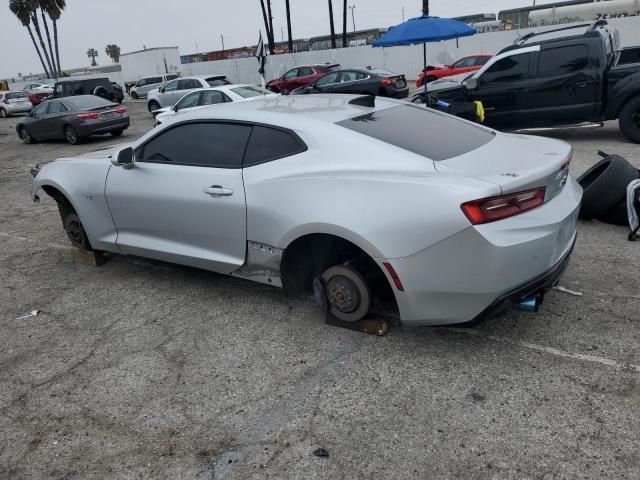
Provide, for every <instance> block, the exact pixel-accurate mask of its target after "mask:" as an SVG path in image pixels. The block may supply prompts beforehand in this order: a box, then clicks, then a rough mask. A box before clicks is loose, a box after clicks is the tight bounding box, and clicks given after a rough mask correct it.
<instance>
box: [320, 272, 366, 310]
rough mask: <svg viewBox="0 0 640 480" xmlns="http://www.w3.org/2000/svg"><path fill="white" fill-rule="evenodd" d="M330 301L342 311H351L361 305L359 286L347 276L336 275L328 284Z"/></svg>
mask: <svg viewBox="0 0 640 480" xmlns="http://www.w3.org/2000/svg"><path fill="white" fill-rule="evenodd" d="M327 297H328V298H329V303H330V304H331V305H333V306H334V307H335V308H337V309H338V310H339V311H341V312H342V313H351V312H353V311H355V310H356V309H357V308H358V306H359V305H360V295H359V294H358V288H357V287H356V285H354V283H353V282H352V281H351V280H349V279H348V278H346V277H342V276H336V277H333V278H332V279H331V280H329V283H328V285H327Z"/></svg>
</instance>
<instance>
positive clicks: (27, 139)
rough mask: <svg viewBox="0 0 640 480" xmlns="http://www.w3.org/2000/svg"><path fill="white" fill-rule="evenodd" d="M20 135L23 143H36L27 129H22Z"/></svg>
mask: <svg viewBox="0 0 640 480" xmlns="http://www.w3.org/2000/svg"><path fill="white" fill-rule="evenodd" d="M18 135H20V138H21V139H22V141H23V142H24V143H26V144H27V145H31V144H33V143H36V139H35V138H33V137H32V136H31V134H30V133H29V130H27V129H26V127H20V131H19V133H18Z"/></svg>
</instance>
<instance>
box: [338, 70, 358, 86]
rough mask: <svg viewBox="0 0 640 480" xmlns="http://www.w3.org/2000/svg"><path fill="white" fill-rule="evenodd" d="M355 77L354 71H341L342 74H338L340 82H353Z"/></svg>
mask: <svg viewBox="0 0 640 480" xmlns="http://www.w3.org/2000/svg"><path fill="white" fill-rule="evenodd" d="M356 79H357V75H356V72H342V75H341V76H340V82H341V83H347V82H355V81H356Z"/></svg>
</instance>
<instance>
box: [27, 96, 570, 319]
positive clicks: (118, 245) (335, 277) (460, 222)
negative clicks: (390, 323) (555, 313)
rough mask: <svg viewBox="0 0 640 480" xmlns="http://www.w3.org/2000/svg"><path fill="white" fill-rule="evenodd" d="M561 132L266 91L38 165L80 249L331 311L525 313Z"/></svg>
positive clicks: (536, 293) (548, 251)
mask: <svg viewBox="0 0 640 480" xmlns="http://www.w3.org/2000/svg"><path fill="white" fill-rule="evenodd" d="M570 160H571V148H570V146H569V145H567V144H566V143H563V142H560V141H556V140H550V139H543V138H536V137H528V136H522V135H507V134H502V133H499V132H496V131H494V130H491V129H488V128H485V127H482V126H479V125H476V124H472V123H469V122H466V121H464V120H461V119H458V118H455V117H452V116H449V115H446V114H443V113H439V112H436V111H432V110H429V109H426V108H424V107H420V106H416V105H411V104H408V103H404V102H399V101H396V100H390V99H382V98H377V99H375V101H374V100H373V97H356V96H350V95H309V96H288V97H287V96H274V97H264V98H258V99H256V100H254V101H251V102H243V103H237V104H235V103H232V104H223V105H218V106H216V107H215V108H208V109H201V110H196V111H193V112H188V113H185V114H184V115H180V116H176V117H174V118H173V119H169V120H167V121H166V122H164V123H163V124H162V125H161V126H160V127H158V128H156V129H154V130H153V131H151V132H149V133H148V134H146V135H145V136H144V137H142V138H141V139H139V140H138V141H137V142H135V143H133V144H132V145H130V146H124V147H123V148H119V149H117V150H114V151H111V152H109V151H104V150H101V151H97V152H94V153H92V154H89V155H85V156H80V157H77V158H70V159H64V160H58V161H55V162H51V163H48V164H46V165H44V166H43V167H42V168H41V169H40V170H39V171H36V172H34V174H36V175H37V176H36V177H35V180H34V183H33V197H34V199H37V198H38V191H39V190H40V189H42V190H44V192H46V193H47V194H48V195H50V196H51V197H53V198H54V199H55V200H56V201H57V202H58V205H59V207H60V213H61V216H62V221H63V225H64V228H65V229H66V231H67V234H68V236H69V238H70V240H71V241H72V242H73V244H75V245H76V246H78V247H79V248H81V249H85V250H93V251H96V252H105V251H106V252H112V253H116V254H126V255H137V256H142V257H148V258H153V259H158V260H163V261H168V262H174V263H178V264H182V265H189V266H194V267H199V268H203V269H208V270H211V271H215V272H219V273H223V274H229V275H233V276H237V277H241V278H246V279H250V280H254V281H257V282H262V283H266V284H269V285H273V286H275V287H283V288H285V289H286V290H287V291H289V292H290V293H294V294H301V293H304V292H313V293H314V294H315V298H316V301H317V303H318V304H319V305H321V306H322V307H323V308H325V309H326V310H327V312H328V314H330V315H332V316H333V317H335V318H337V319H339V320H342V321H346V322H354V321H358V320H360V319H362V318H363V317H365V316H366V315H367V314H368V313H370V312H372V311H380V310H384V311H385V312H389V313H390V314H392V315H393V314H395V315H397V316H398V317H399V318H400V319H401V321H402V322H403V323H404V324H406V325H439V324H454V323H462V322H468V321H471V320H474V319H477V318H482V317H483V316H485V315H489V314H491V313H495V312H497V311H502V310H503V309H504V307H505V306H509V305H514V304H521V303H522V304H523V305H525V306H528V307H530V308H532V309H535V308H537V306H538V304H539V302H540V301H541V300H542V298H543V294H544V292H545V291H546V290H548V289H549V288H551V287H552V286H553V285H554V284H555V282H557V279H558V277H559V275H560V274H561V273H562V270H563V269H564V267H565V266H566V264H567V261H568V259H569V255H570V253H571V251H572V247H573V244H574V242H575V238H576V221H577V214H578V208H579V205H580V201H581V197H582V191H581V189H580V187H579V185H578V184H577V183H576V182H575V181H574V180H573V179H572V178H570V177H569V176H568V168H569V162H570Z"/></svg>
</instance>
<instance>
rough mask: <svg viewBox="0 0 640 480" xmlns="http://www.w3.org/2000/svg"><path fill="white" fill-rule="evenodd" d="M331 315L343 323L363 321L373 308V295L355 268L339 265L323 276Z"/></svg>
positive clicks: (328, 270)
mask: <svg viewBox="0 0 640 480" xmlns="http://www.w3.org/2000/svg"><path fill="white" fill-rule="evenodd" d="M321 278H322V281H323V282H324V285H325V290H326V295H327V300H328V303H329V313H330V314H331V315H333V316H334V317H336V318H337V319H338V320H342V321H343V322H357V321H359V320H362V319H363V318H364V316H365V315H366V314H367V313H368V312H369V308H370V307H371V301H372V295H371V290H370V289H369V285H368V284H367V281H366V279H365V278H364V277H363V276H362V274H360V273H359V272H358V271H357V270H356V269H355V268H352V267H349V266H345V265H338V266H335V267H331V268H329V269H327V270H326V271H325V272H324V273H323V274H322V276H321Z"/></svg>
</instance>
